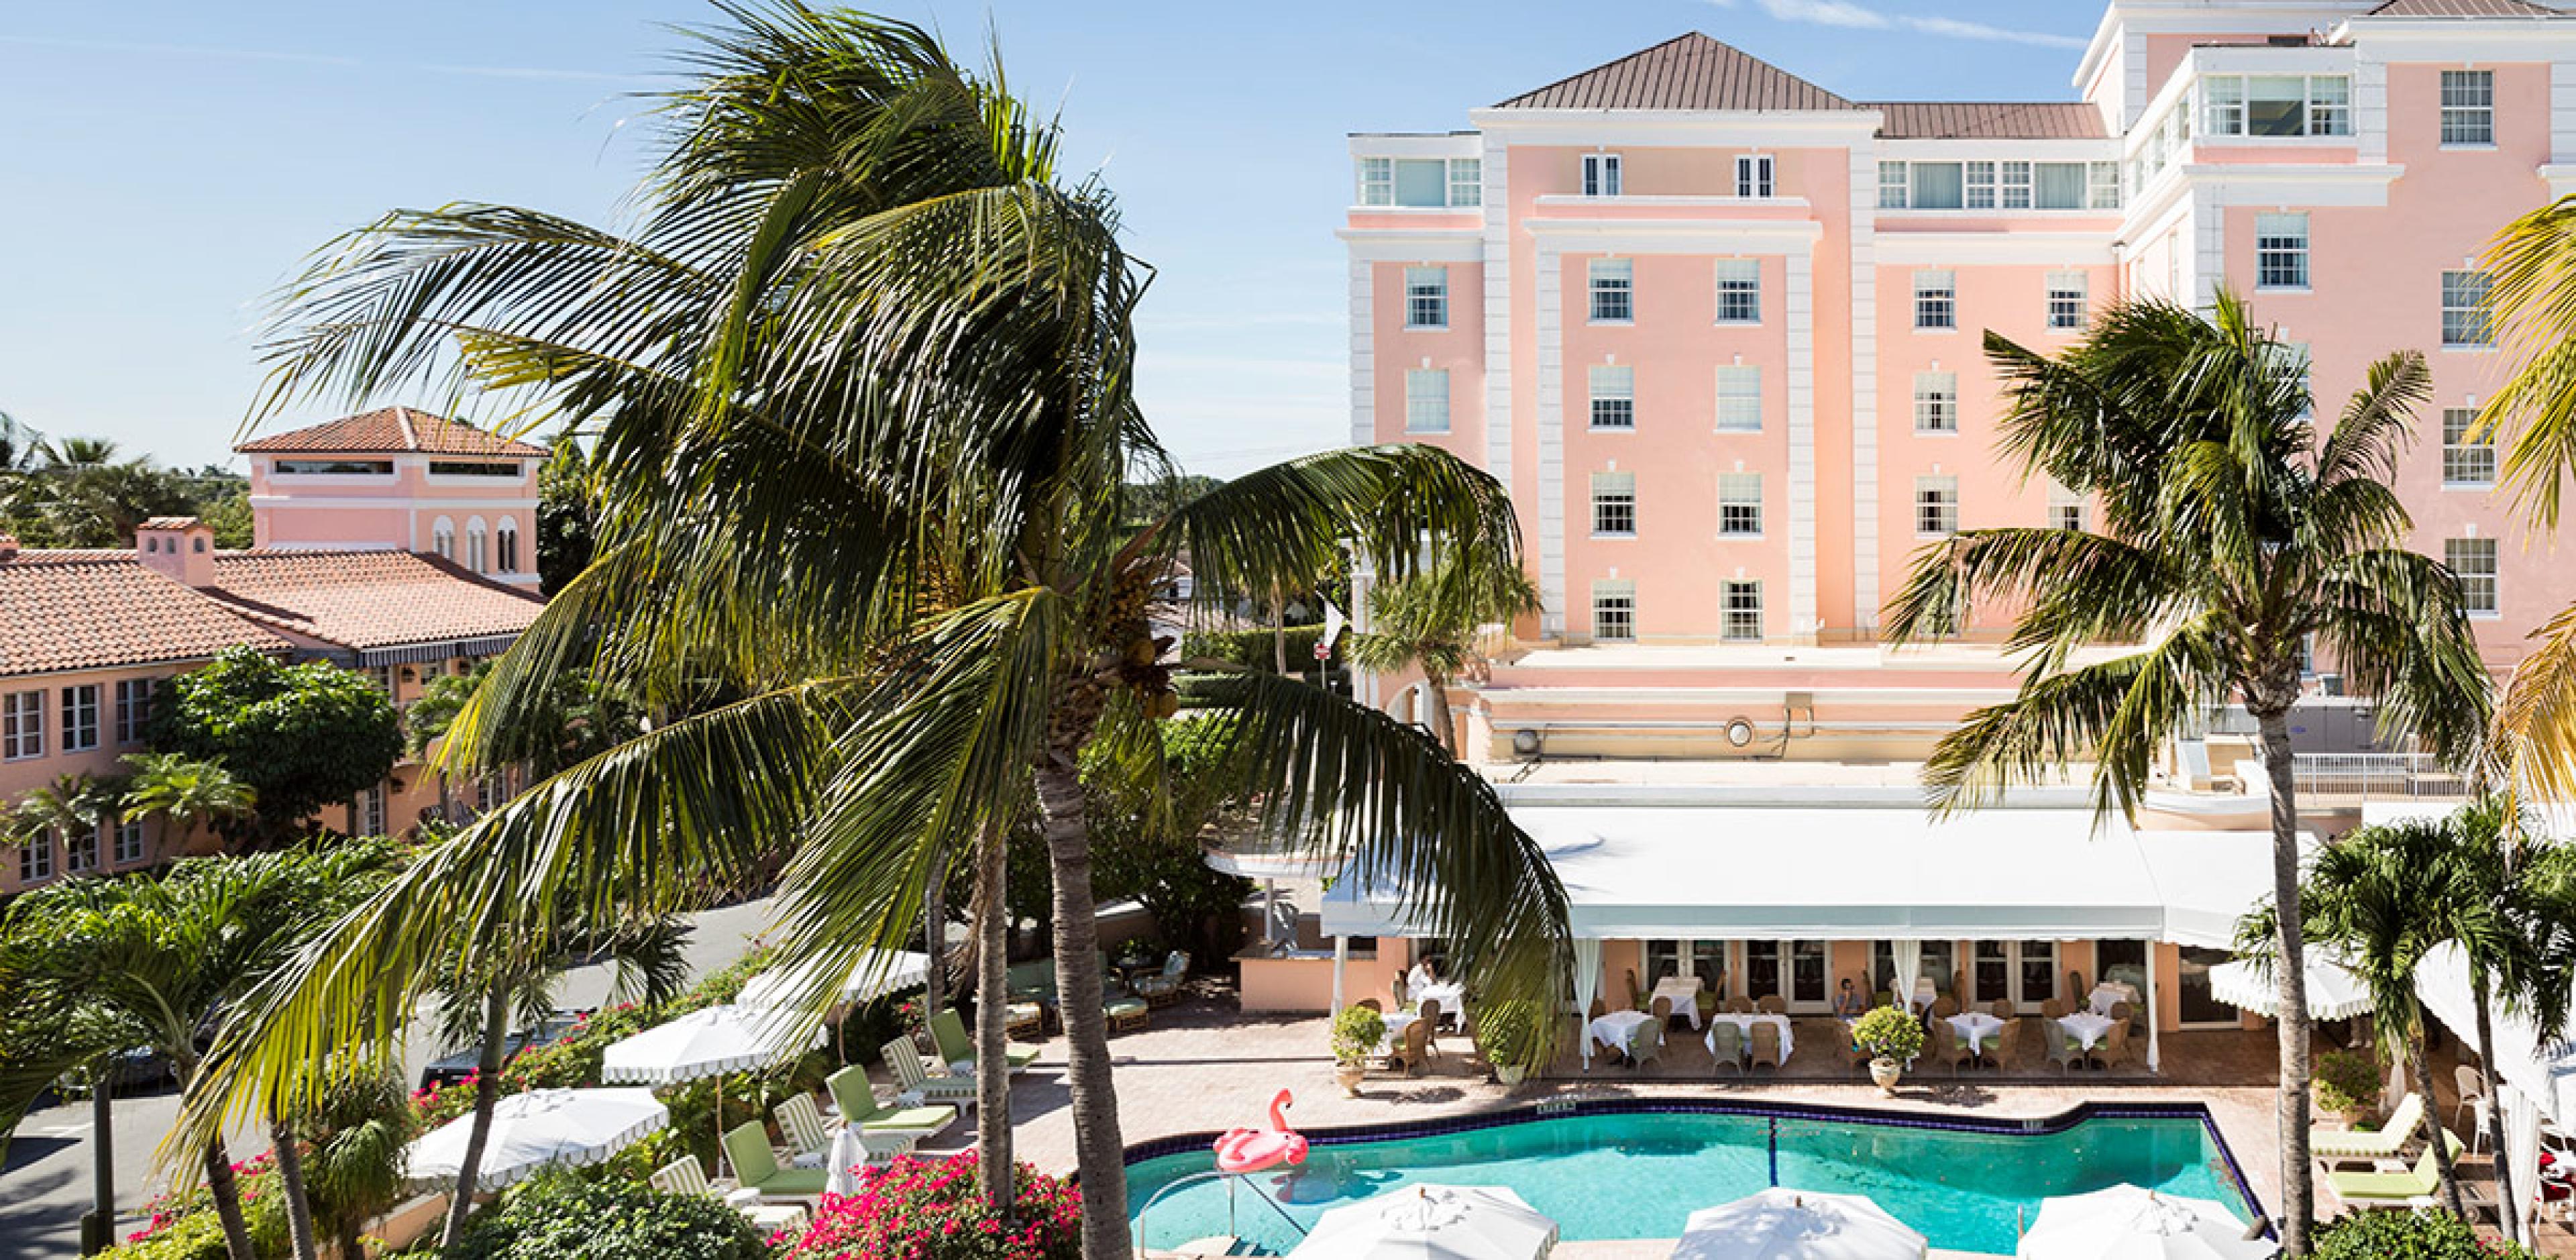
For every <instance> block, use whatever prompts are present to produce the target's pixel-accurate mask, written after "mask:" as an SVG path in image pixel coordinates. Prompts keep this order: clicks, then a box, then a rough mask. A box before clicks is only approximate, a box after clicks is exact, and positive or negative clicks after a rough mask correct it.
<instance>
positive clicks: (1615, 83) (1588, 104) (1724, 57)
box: [1494, 31, 1857, 110]
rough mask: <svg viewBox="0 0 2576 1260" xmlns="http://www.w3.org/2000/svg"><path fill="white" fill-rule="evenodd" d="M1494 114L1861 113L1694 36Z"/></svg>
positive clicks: (1527, 95) (1524, 96)
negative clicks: (1639, 111)
mask: <svg viewBox="0 0 2576 1260" xmlns="http://www.w3.org/2000/svg"><path fill="white" fill-rule="evenodd" d="M1494 108H1496V109H1724V110H1836V109H1853V108H1857V107H1856V106H1854V105H1853V104H1852V103H1851V102H1850V101H1847V100H1844V99H1843V98H1841V97H1839V96H1836V95H1834V94H1833V93H1831V92H1828V91H1826V90H1824V89H1823V88H1820V87H1817V86H1816V85H1815V84H1813V83H1809V82H1807V81H1806V80H1805V79H1801V78H1799V77H1798V76H1796V75H1794V74H1791V73H1789V72H1788V71H1786V70H1783V69H1781V68H1780V67H1778V66H1775V65H1772V64H1771V63H1769V62H1767V61H1764V60H1762V59H1760V58H1758V57H1755V56H1752V55H1751V54H1749V53H1746V52H1744V51H1743V50H1741V49H1738V48H1735V47H1733V46H1731V45H1727V44H1722V43H1719V42H1718V41H1716V40H1714V39H1710V38H1709V37H1708V36H1706V35H1702V34H1700V33H1698V32H1696V31H1694V32H1692V33H1690V34H1688V35H1680V36H1676V37H1674V38H1672V39H1668V40H1665V41H1664V42H1663V43H1660V44H1657V45H1655V46H1654V47H1652V48H1649V49H1646V50H1645V51H1643V52H1636V53H1630V54H1629V55H1627V56H1625V57H1621V58H1620V59H1618V60H1617V61H1613V62H1610V63H1608V64H1606V65H1600V66H1595V67H1593V68H1592V69H1590V70H1586V71H1584V72H1583V73H1581V74H1578V75H1574V76H1572V77H1570V78H1564V79H1559V80H1557V81H1556V82H1554V83H1551V84H1548V85H1547V86H1546V87H1543V88H1539V89H1537V90H1535V91H1530V92H1523V93H1521V94H1520V95H1518V96H1515V97H1512V98H1511V99H1509V100H1506V101H1501V102H1498V103H1497V104H1496V105H1495V106H1494Z"/></svg>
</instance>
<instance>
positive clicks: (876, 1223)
mask: <svg viewBox="0 0 2576 1260" xmlns="http://www.w3.org/2000/svg"><path fill="white" fill-rule="evenodd" d="M1016 1189H1017V1192H1018V1193H1017V1194H1016V1195H1015V1196H1014V1198H1013V1200H1012V1211H1011V1216H1010V1220H1009V1221H1008V1222H1007V1223H1005V1222H1004V1221H1002V1220H999V1219H997V1218H995V1217H994V1216H993V1215H992V1214H991V1213H990V1212H988V1211H986V1210H985V1207H984V1201H983V1199H982V1198H981V1197H979V1196H978V1195H977V1194H976V1193H975V1156H974V1154H973V1153H972V1152H965V1153H961V1154H957V1155H953V1156H950V1157H948V1158H945V1159H915V1158H912V1157H911V1156H901V1157H898V1158H896V1159H895V1160H894V1161H893V1162H892V1163H890V1164H886V1165H884V1166H882V1167H877V1168H868V1169H863V1170H861V1171H860V1173H859V1190H858V1193H856V1194H853V1195H850V1196H848V1197H846V1198H845V1197H842V1196H840V1195H828V1194H827V1195H825V1196H823V1205H822V1210H821V1211H820V1212H818V1213H816V1214H815V1217H814V1223H813V1224H812V1225H811V1226H809V1227H807V1229H806V1231H805V1234H804V1236H803V1237H801V1238H797V1239H794V1240H784V1239H782V1240H780V1241H781V1242H782V1243H784V1244H785V1248H786V1249H785V1252H784V1254H785V1256H786V1257H787V1260H1074V1258H1075V1257H1078V1256H1080V1255H1081V1254H1082V1194H1081V1192H1080V1191H1078V1190H1076V1189H1075V1188H1074V1187H1073V1186H1071V1185H1069V1184H1067V1183H1065V1182H1064V1181H1062V1180H1059V1179H1057V1178H1054V1177H1049V1176H1047V1175H1046V1174H1044V1173H1041V1172H1039V1171H1037V1170H1036V1169H1034V1168H1031V1167H1029V1166H1028V1165H1026V1164H1023V1165H1021V1166H1020V1169H1019V1178H1018V1184H1017V1186H1016Z"/></svg>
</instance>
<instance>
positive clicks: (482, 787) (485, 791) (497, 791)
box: [474, 772, 510, 814]
mask: <svg viewBox="0 0 2576 1260" xmlns="http://www.w3.org/2000/svg"><path fill="white" fill-rule="evenodd" d="M508 799H510V793H509V790H508V788H506V787H504V786H503V785H502V782H501V778H500V775H499V774H498V773H497V772H496V773H494V774H490V775H486V776H484V777H483V778H480V779H476V780H475V781H474V812H475V813H477V814H488V813H491V812H492V811H493V810H496V809H499V808H500V807H501V802H503V801H505V800H508Z"/></svg>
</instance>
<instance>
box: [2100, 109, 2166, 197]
mask: <svg viewBox="0 0 2576 1260" xmlns="http://www.w3.org/2000/svg"><path fill="white" fill-rule="evenodd" d="M2183 116H2184V117H2186V118H2188V117H2190V115H2188V114H2185V115H2183ZM2085 188H2086V194H2085V195H2086V201H2087V204H2088V205H2089V206H2090V207H2091V208H2092V209H2095V210H2117V209H2119V208H2120V164H2119V163H2117V162H2094V163H2092V164H2090V165H2089V166H2088V167H2087V168H2086V173H2085Z"/></svg>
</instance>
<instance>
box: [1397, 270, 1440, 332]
mask: <svg viewBox="0 0 2576 1260" xmlns="http://www.w3.org/2000/svg"><path fill="white" fill-rule="evenodd" d="M1404 326H1405V327H1407V328H1447V327H1448V326H1449V269H1448V268H1446V267H1407V268H1405V269H1404Z"/></svg>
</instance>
